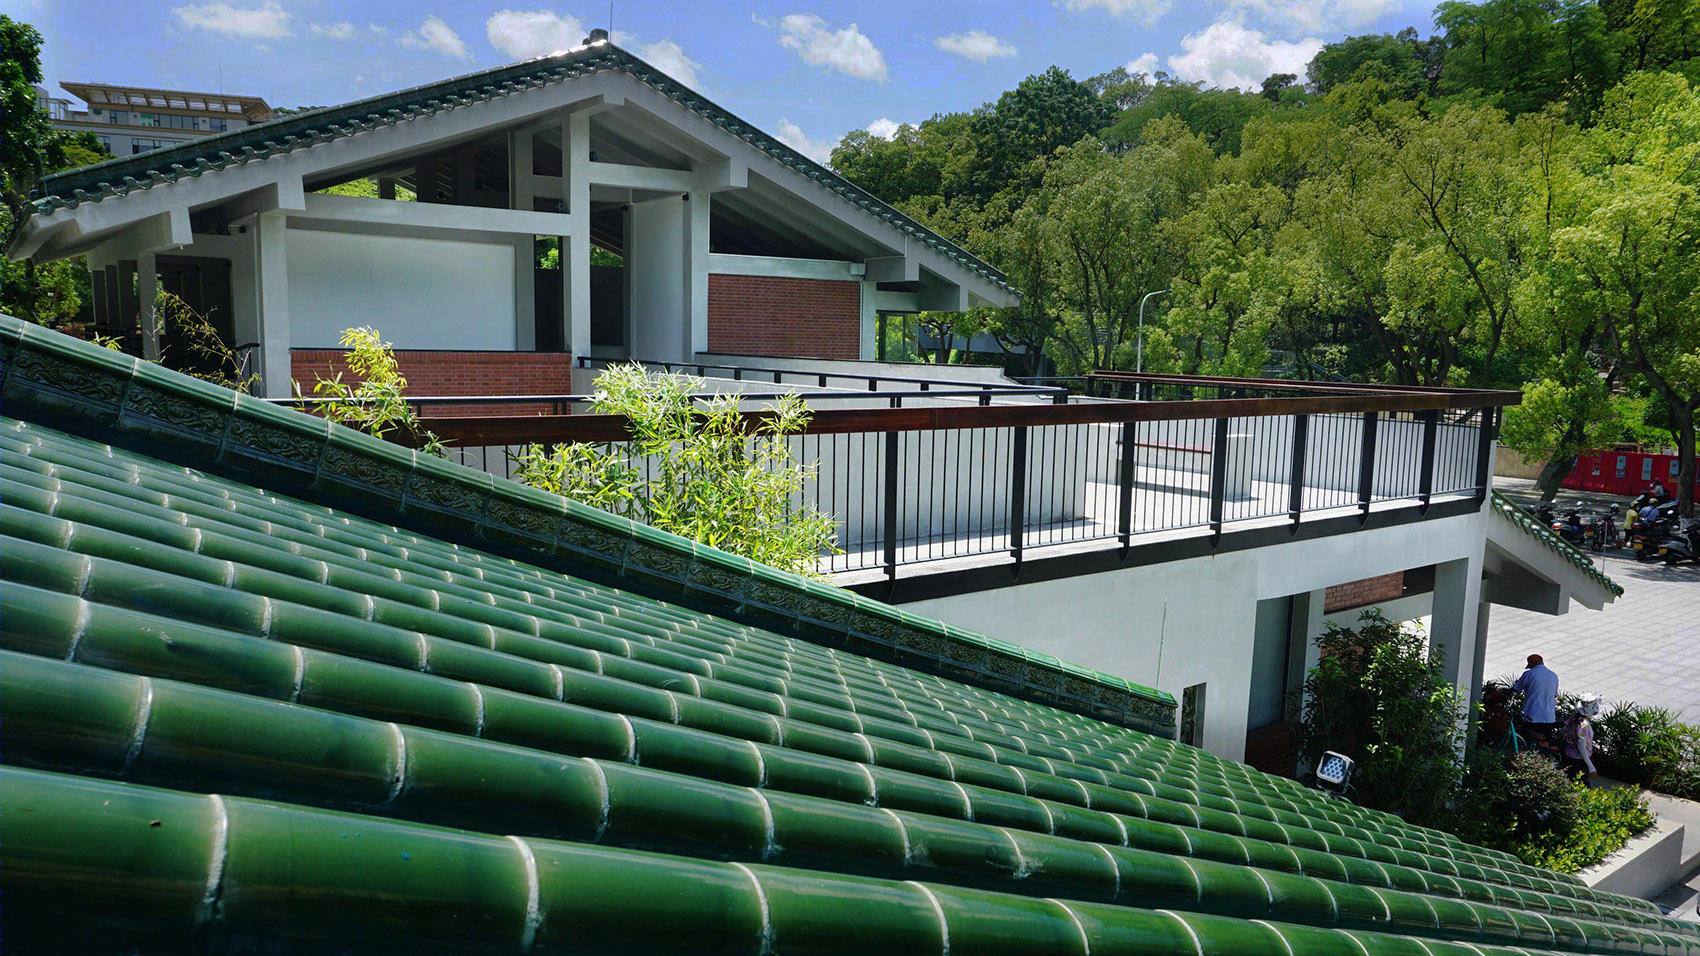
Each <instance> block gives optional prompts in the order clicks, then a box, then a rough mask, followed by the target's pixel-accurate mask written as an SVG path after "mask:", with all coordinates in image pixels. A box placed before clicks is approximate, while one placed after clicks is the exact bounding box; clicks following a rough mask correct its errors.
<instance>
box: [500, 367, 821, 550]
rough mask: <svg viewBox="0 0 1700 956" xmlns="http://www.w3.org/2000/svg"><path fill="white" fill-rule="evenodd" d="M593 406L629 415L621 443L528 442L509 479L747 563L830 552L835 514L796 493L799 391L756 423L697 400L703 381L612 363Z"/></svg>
mask: <svg viewBox="0 0 1700 956" xmlns="http://www.w3.org/2000/svg"><path fill="white" fill-rule="evenodd" d="M596 384H597V392H596V399H595V401H594V402H593V403H592V406H593V408H594V409H595V410H596V411H598V412H603V413H608V414H617V415H624V416H625V417H626V418H627V419H628V420H629V421H630V423H631V426H630V427H631V436H632V437H631V440H630V441H629V442H625V443H603V444H589V443H579V444H567V445H559V446H555V447H553V448H546V447H544V446H541V445H531V446H529V447H527V448H526V449H525V450H524V451H523V452H522V453H521V454H520V455H518V456H517V460H516V464H517V470H516V471H515V474H514V478H515V480H517V481H522V482H524V483H526V484H528V485H531V486H533V487H536V488H541V489H543V490H545V491H552V492H554V493H556V494H559V495H564V496H566V497H568V498H572V499H574V500H576V501H582V502H584V503H585V504H588V505H592V506H594V507H597V508H601V509H602V510H604V511H609V512H612V513H614V514H617V515H621V516H623V517H627V518H631V519H633V520H635V521H641V522H643V523H645V524H648V525H650V526H652V527H655V528H659V529H661V530H663V531H671V532H673V533H674V534H678V535H682V536H684V537H687V538H690V539H692V540H695V541H700V542H702V543H704V544H708V545H713V546H714V547H716V548H719V549H721V550H722V551H728V552H731V553H732V554H739V555H743V556H744V557H747V558H749V559H751V560H753V561H760V562H762V563H764V564H769V565H772V566H774V567H778V568H784V569H786V570H789V571H795V572H797V573H799V574H806V575H810V576H814V575H815V573H816V572H815V563H816V561H817V560H818V559H819V557H820V555H821V554H822V553H823V552H830V551H832V550H833V549H834V532H833V519H832V517H831V516H830V515H826V514H822V513H820V512H817V511H814V510H813V509H810V508H807V507H805V506H802V505H800V504H798V503H797V502H796V501H795V500H794V499H795V498H796V497H797V493H798V492H799V491H800V490H801V489H802V486H803V482H804V481H805V480H806V479H807V478H808V475H809V473H810V471H811V467H810V466H805V465H803V464H802V463H800V462H798V461H797V460H796V459H795V457H794V456H793V455H792V453H791V443H790V440H789V439H788V438H787V436H788V435H790V434H793V433H795V432H798V431H801V430H802V429H803V428H804V427H805V426H806V425H807V424H808V421H809V410H808V407H807V406H806V405H804V404H803V401H802V399H800V398H797V397H796V396H791V397H789V398H787V399H785V400H784V401H781V402H778V403H777V404H776V405H775V406H774V407H773V408H772V409H771V411H770V412H769V414H768V415H767V416H766V417H763V418H759V419H755V420H754V423H753V425H752V423H751V421H750V420H748V419H746V418H745V416H744V415H743V414H742V413H741V412H740V411H739V409H738V402H737V399H736V398H734V397H732V396H718V397H716V398H714V399H713V400H711V401H708V402H700V403H699V402H698V401H697V400H696V399H695V398H693V395H694V394H695V393H698V392H700V391H701V390H702V388H703V384H704V383H703V382H702V381H701V380H700V379H696V378H692V377H690V376H686V375H653V376H652V375H650V374H648V373H647V372H645V371H644V370H643V368H642V366H639V365H635V364H634V365H617V366H614V367H612V368H609V369H608V370H607V371H605V372H603V373H602V375H601V376H599V377H598V378H597V380H596Z"/></svg>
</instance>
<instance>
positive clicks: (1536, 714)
mask: <svg viewBox="0 0 1700 956" xmlns="http://www.w3.org/2000/svg"><path fill="white" fill-rule="evenodd" d="M1511 689H1512V690H1513V691H1522V692H1523V720H1524V722H1525V723H1527V724H1528V726H1529V730H1530V732H1531V733H1532V734H1538V735H1540V736H1542V737H1546V736H1550V735H1551V734H1552V732H1553V730H1555V729H1556V728H1557V727H1558V713H1557V708H1558V675H1557V674H1555V673H1553V671H1552V668H1550V667H1548V666H1547V665H1546V661H1544V660H1543V659H1542V658H1541V655H1539V654H1530V655H1529V666H1528V667H1526V668H1524V670H1523V675H1522V676H1521V677H1519V678H1517V683H1515V684H1512V685H1511Z"/></svg>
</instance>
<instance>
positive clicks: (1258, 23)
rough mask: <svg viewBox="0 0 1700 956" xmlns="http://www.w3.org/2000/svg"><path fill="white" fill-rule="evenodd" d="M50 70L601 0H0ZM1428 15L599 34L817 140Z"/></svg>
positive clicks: (92, 77)
mask: <svg viewBox="0 0 1700 956" xmlns="http://www.w3.org/2000/svg"><path fill="white" fill-rule="evenodd" d="M0 11H4V12H6V13H7V14H9V15H11V16H13V17H14V18H18V19H22V20H25V21H28V22H30V23H33V24H35V26H36V27H37V28H38V29H39V30H40V31H41V33H42V36H43V37H44V39H45V41H46V42H45V44H44V49H43V66H44V69H45V71H46V74H47V79H48V82H49V84H50V85H51V86H53V87H54V89H55V92H59V90H58V84H59V83H60V82H61V81H65V80H73V81H74V80H84V81H99V82H108V83H124V84H134V85H138V86H156V87H167V88H177V89H190V90H220V89H222V91H223V92H227V93H242V94H254V95H258V96H263V97H265V98H266V100H267V101H268V102H270V103H271V104H273V105H274V106H299V105H324V104H331V103H340V102H345V101H347V100H351V99H355V98H358V97H362V96H368V95H371V94H374V93H381V92H385V91H388V90H393V89H399V88H402V87H407V86H414V85H417V84H420V83H427V82H431V81H433V80H437V79H442V78H444V77H447V76H452V75H456V74H460V73H466V72H471V71H473V70H478V69H483V68H486V67H491V66H497V65H500V64H502V63H507V62H511V61H513V60H517V59H523V58H526V57H530V56H536V55H540V54H543V53H547V52H549V51H551V50H555V49H560V48H563V47H567V46H573V45H576V44H577V43H578V42H579V40H580V39H581V38H582V37H583V36H584V31H585V29H586V28H587V27H590V26H605V25H607V23H608V20H609V8H608V4H607V2H606V0H600V2H594V0H593V2H591V3H589V4H584V3H579V4H573V5H568V6H535V5H532V4H529V3H526V2H524V0H519V2H517V3H515V4H513V5H504V2H503V0H495V2H484V3H474V2H465V0H424V2H423V3H419V2H408V3H400V2H395V0H385V2H378V3H366V4H343V3H332V2H326V0H175V2H174V0H164V2H156V0H131V2H128V3H124V4H116V3H111V2H106V3H96V2H86V0H0ZM1413 25H1414V26H1417V27H1418V28H1419V29H1421V30H1423V31H1424V32H1427V31H1428V29H1429V28H1430V27H1431V25H1432V5H1431V4H1430V3H1428V2H1422V0H1417V2H1411V0H1205V2H1199V0H1028V2H1006V3H1000V4H987V3H962V2H937V0H935V2H924V0H922V2H917V0H902V2H893V0H866V2H863V3H854V4H853V3H843V2H837V0H754V2H740V3H680V2H661V0H641V2H640V0H615V3H614V8H613V26H614V30H615V40H616V42H618V43H620V44H621V45H622V46H624V47H625V48H626V49H628V50H631V51H633V52H635V53H637V54H638V55H640V56H643V57H645V58H646V59H649V60H650V61H651V62H653V63H655V64H656V65H657V66H659V67H661V68H662V69H664V70H666V71H667V72H669V73H671V74H673V75H674V76H675V77H677V78H679V79H681V80H683V81H685V82H687V83H689V84H691V85H692V86H694V87H696V88H697V89H698V90H700V91H702V92H703V93H704V94H705V95H707V96H708V97H709V98H711V99H713V100H715V101H717V102H719V103H720V104H721V105H723V106H725V107H727V108H728V109H731V110H732V111H733V112H735V113H738V114H739V115H741V116H743V117H744V118H746V119H748V120H750V121H752V122H754V123H756V124H757V125H759V126H762V127H763V128H765V129H767V130H769V131H771V132H773V133H775V134H778V135H779V136H780V137H781V138H783V139H786V140H787V141H788V142H790V143H791V145H793V146H796V147H797V148H799V149H802V150H803V151H804V152H807V153H809V154H811V155H814V156H816V157H817V158H822V157H824V155H825V153H826V152H827V151H829V150H830V149H831V146H832V144H833V143H834V142H836V141H837V140H838V138H839V137H840V136H842V135H843V134H844V133H845V132H846V131H848V130H851V129H858V128H870V129H873V130H874V131H876V132H882V131H884V130H887V129H889V128H891V127H892V126H895V124H897V123H903V122H918V121H920V120H922V119H925V118H926V117H928V116H930V115H932V114H933V113H935V112H944V111H951V110H961V109H969V108H972V107H974V106H976V105H978V104H979V103H982V102H984V101H986V100H988V99H991V98H994V97H996V95H997V94H998V93H999V92H1001V91H1003V90H1005V89H1008V88H1010V87H1012V86H1014V85H1015V84H1016V83H1017V82H1019V81H1020V79H1021V78H1022V77H1024V76H1026V75H1028V74H1030V73H1035V72H1039V71H1042V70H1044V69H1045V68H1046V67H1048V66H1050V65H1052V64H1057V65H1059V66H1062V67H1064V68H1065V69H1068V70H1069V71H1070V72H1072V73H1073V74H1074V75H1075V76H1077V77H1086V76H1090V75H1092V74H1094V73H1100V72H1103V71H1105V70H1109V69H1113V68H1115V67H1117V66H1123V65H1129V66H1132V67H1134V68H1137V69H1144V70H1147V71H1149V70H1154V69H1163V70H1168V71H1169V72H1171V73H1175V74H1177V75H1180V76H1182V77H1184V78H1187V79H1196V80H1202V81H1204V82H1206V83H1213V84H1217V85H1222V86H1244V85H1255V84H1256V83H1257V82H1259V81H1260V80H1261V79H1262V78H1263V77H1264V76H1265V75H1267V74H1268V73H1271V72H1281V71H1285V72H1294V73H1300V74H1302V73H1303V65H1304V63H1305V62H1306V61H1307V60H1309V59H1310V57H1311V55H1312V54H1313V53H1314V52H1315V50H1316V49H1317V47H1319V46H1320V45H1321V44H1322V43H1323V42H1324V41H1327V40H1333V39H1337V38H1339V37H1342V36H1346V35H1349V34H1355V33H1365V32H1380V31H1387V30H1397V29H1399V28H1401V27H1404V26H1413Z"/></svg>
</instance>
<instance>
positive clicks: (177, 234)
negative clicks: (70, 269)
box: [60, 208, 195, 259]
mask: <svg viewBox="0 0 1700 956" xmlns="http://www.w3.org/2000/svg"><path fill="white" fill-rule="evenodd" d="M194 241H195V236H194V233H193V232H191V231H190V229H189V211H188V210H187V209H183V208H177V209H168V210H166V211H165V212H162V213H159V214H158V215H155V216H149V217H148V218H147V219H144V220H142V221H141V222H138V223H136V224H134V225H132V226H129V227H127V228H125V229H123V230H121V231H119V232H118V233H116V234H114V235H110V236H108V237H106V238H105V239H102V240H100V241H99V242H98V243H97V244H98V245H99V246H100V247H101V250H102V252H103V254H105V255H106V256H108V257H110V258H113V259H133V258H135V257H136V256H138V255H140V254H141V253H144V252H159V251H160V250H163V249H172V248H175V247H177V246H186V245H188V244H190V243H191V242H194ZM60 248H61V249H64V248H65V247H64V246H61V247H60ZM79 251H80V250H79ZM71 254H72V255H75V254H76V253H71Z"/></svg>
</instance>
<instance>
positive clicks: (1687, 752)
mask: <svg viewBox="0 0 1700 956" xmlns="http://www.w3.org/2000/svg"><path fill="white" fill-rule="evenodd" d="M1594 746H1595V749H1596V753H1595V756H1594V762H1595V764H1596V765H1598V766H1599V768H1600V771H1601V772H1602V773H1604V774H1606V775H1607V776H1610V777H1616V778H1617V779H1619V780H1627V781H1632V782H1634V783H1638V784H1641V785H1642V786H1645V787H1647V788H1648V789H1650V790H1657V791H1659V792H1660V793H1669V794H1672V795H1674V796H1679V797H1687V798H1689V799H1700V727H1697V726H1694V725H1692V724H1684V723H1680V722H1679V721H1677V719H1676V715H1675V714H1673V713H1671V712H1670V711H1668V710H1666V709H1664V708H1662V707H1645V706H1642V705H1640V704H1632V703H1619V704H1614V705H1613V706H1612V709H1611V710H1610V711H1609V712H1607V713H1606V715H1605V716H1604V717H1601V718H1600V719H1599V720H1597V721H1595V723H1594Z"/></svg>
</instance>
